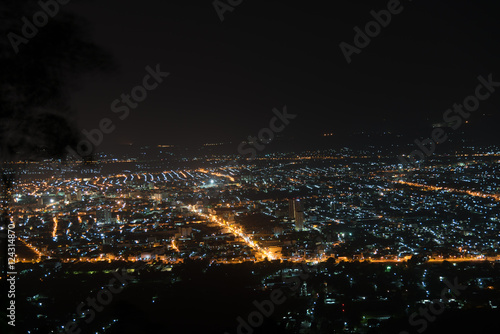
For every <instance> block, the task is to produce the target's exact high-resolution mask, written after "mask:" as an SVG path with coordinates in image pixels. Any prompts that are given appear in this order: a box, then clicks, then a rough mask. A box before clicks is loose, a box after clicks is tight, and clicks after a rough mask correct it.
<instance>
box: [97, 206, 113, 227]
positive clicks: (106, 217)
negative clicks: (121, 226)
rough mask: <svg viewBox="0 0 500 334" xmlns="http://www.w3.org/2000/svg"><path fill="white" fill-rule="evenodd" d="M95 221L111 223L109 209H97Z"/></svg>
mask: <svg viewBox="0 0 500 334" xmlns="http://www.w3.org/2000/svg"><path fill="white" fill-rule="evenodd" d="M96 215H97V217H96V218H97V222H98V223H104V224H111V223H112V219H111V211H110V210H107V209H102V210H98V211H97V214H96Z"/></svg>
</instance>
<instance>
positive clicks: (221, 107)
mask: <svg viewBox="0 0 500 334" xmlns="http://www.w3.org/2000/svg"><path fill="white" fill-rule="evenodd" d="M387 3H388V1H353V0H344V1H310V2H308V1H289V0H286V1H285V0H283V1H269V0H266V1H256V0H252V1H250V0H248V1H243V2H242V4H241V5H239V6H237V7H236V8H235V9H234V11H233V12H226V13H225V20H224V22H221V21H220V20H219V17H218V16H217V13H216V11H215V9H214V8H213V6H212V1H210V0H207V1H181V0H179V1H170V0H168V1H166V0H156V1H155V0H145V1H123V0H107V1H77V0H75V1H73V2H72V3H70V4H69V5H67V6H65V8H66V9H67V10H69V11H73V12H75V13H77V14H79V15H81V16H82V17H84V18H86V19H87V20H88V24H89V28H90V30H91V33H92V36H93V38H94V39H95V41H96V43H98V44H99V45H101V46H102V47H104V48H105V49H106V50H107V51H108V52H110V53H111V54H112V55H113V56H114V58H115V61H116V63H117V65H118V67H119V70H118V72H117V73H113V74H109V75H108V74H106V75H99V76H92V77H88V78H86V79H85V81H84V82H83V83H82V86H81V90H80V91H78V92H76V93H74V95H73V100H72V104H73V107H74V108H75V109H76V110H77V112H78V115H79V125H80V127H81V128H86V129H90V128H93V127H96V126H97V124H98V123H99V120H100V119H101V118H103V117H109V118H111V119H113V120H114V121H115V123H116V127H117V128H116V130H115V132H114V133H113V134H111V135H108V136H107V137H106V139H105V143H104V145H103V147H107V146H112V145H114V144H117V143H126V142H133V143H135V144H186V143H210V142H219V141H226V140H233V141H235V142H239V141H241V140H243V139H245V137H246V136H247V135H250V134H256V133H257V132H258V131H259V129H261V128H262V127H266V126H268V123H269V120H270V119H271V117H272V116H273V115H272V109H273V108H274V107H277V108H279V109H281V108H282V107H283V105H287V107H288V111H289V112H290V113H293V114H298V115H299V116H298V117H297V119H296V120H294V121H292V123H291V124H290V126H289V127H287V128H286V130H285V131H284V132H283V134H284V135H285V136H287V135H290V136H291V135H294V136H296V137H299V138H300V137H304V138H309V137H311V136H316V135H319V134H321V133H323V132H333V133H336V134H337V133H339V134H340V133H347V134H348V133H353V132H356V131H357V130H359V129H367V130H369V129H375V130H381V131H384V130H391V131H396V132H403V133H405V132H407V131H410V130H412V131H414V132H415V133H416V134H419V133H421V132H422V131H424V133H422V136H427V135H428V132H425V131H426V129H427V128H426V127H427V126H429V125H430V124H431V123H432V122H433V121H439V120H440V119H442V115H443V113H444V111H445V110H446V109H448V108H450V107H451V106H452V105H453V103H461V102H462V101H463V99H464V98H465V97H467V96H468V95H471V94H472V93H474V89H475V87H476V86H477V79H476V77H477V76H478V75H483V76H487V75H488V74H489V73H493V77H494V78H498V81H500V66H499V61H498V60H499V48H498V40H499V38H498V37H499V33H500V25H499V21H498V6H497V5H495V3H496V1H486V0H477V1H461V0H446V1H435V0H427V1H425V0H418V1H417V0H414V1H409V0H402V1H401V4H402V6H403V8H404V9H403V11H402V12H401V13H400V14H398V15H394V16H393V17H392V21H391V23H390V24H389V25H388V26H387V27H385V28H382V31H381V33H380V34H379V35H378V36H376V37H374V38H373V39H372V41H371V43H370V44H369V45H368V46H367V47H366V48H364V49H363V50H362V51H361V53H360V54H359V55H356V54H355V55H353V57H352V63H351V64H348V63H347V62H346V60H345V58H344V56H343V54H342V52H341V50H340V48H339V43H341V42H342V41H345V42H347V43H350V44H353V39H354V34H355V32H354V30H353V28H354V27H355V26H360V27H362V28H363V27H364V25H365V24H366V23H367V22H369V21H371V20H373V18H372V17H371V15H370V11H371V10H375V11H379V10H382V9H385V8H386V7H387ZM157 63H159V64H161V68H162V70H163V71H167V72H170V73H171V75H170V77H168V78H167V79H166V80H165V82H164V83H163V84H162V85H161V86H160V87H159V88H157V89H156V90H154V91H153V92H150V94H149V96H148V98H147V99H146V101H145V102H143V103H141V104H140V106H139V107H138V108H137V109H135V110H133V111H132V112H131V114H130V116H129V117H128V118H127V119H125V120H123V121H120V120H119V119H118V117H117V115H116V114H113V113H112V112H111V110H110V103H111V101H113V100H114V99H116V98H118V97H119V96H120V95H121V94H122V93H128V92H130V90H131V88H133V87H134V86H136V85H137V84H139V83H141V82H142V78H143V76H144V75H145V74H146V72H145V70H144V68H145V67H146V66H147V65H151V66H154V65H156V64H157ZM499 103H500V91H499V92H498V93H497V94H496V95H494V96H492V97H491V98H490V99H488V100H487V101H486V102H483V103H482V104H481V107H480V110H479V111H478V112H477V113H476V114H475V115H474V116H473V117H472V118H471V123H474V124H477V126H476V127H477V128H479V129H480V131H479V132H481V133H491V131H495V135H496V133H498V130H496V125H494V124H495V122H496V124H498V120H499V117H498V105H499ZM483 114H487V115H488V114H489V115H491V116H483ZM476 130H477V129H476Z"/></svg>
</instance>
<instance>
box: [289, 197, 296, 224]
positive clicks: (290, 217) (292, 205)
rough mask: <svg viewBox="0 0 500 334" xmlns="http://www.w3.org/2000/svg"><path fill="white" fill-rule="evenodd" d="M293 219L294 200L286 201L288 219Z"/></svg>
mask: <svg viewBox="0 0 500 334" xmlns="http://www.w3.org/2000/svg"><path fill="white" fill-rule="evenodd" d="M294 218H295V199H293V198H289V199H288V219H294Z"/></svg>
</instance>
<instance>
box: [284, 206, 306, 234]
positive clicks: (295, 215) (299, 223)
mask: <svg viewBox="0 0 500 334" xmlns="http://www.w3.org/2000/svg"><path fill="white" fill-rule="evenodd" d="M288 216H289V218H290V219H295V230H296V231H302V230H303V229H304V220H305V219H304V205H303V204H302V202H301V201H300V199H298V198H295V199H289V200H288Z"/></svg>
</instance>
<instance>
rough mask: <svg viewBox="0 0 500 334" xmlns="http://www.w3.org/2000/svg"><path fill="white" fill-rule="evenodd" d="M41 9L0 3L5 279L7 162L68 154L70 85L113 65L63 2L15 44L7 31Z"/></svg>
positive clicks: (12, 0)
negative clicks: (21, 40) (58, 8)
mask: <svg viewBox="0 0 500 334" xmlns="http://www.w3.org/2000/svg"><path fill="white" fill-rule="evenodd" d="M40 10H41V8H40V7H39V4H38V1H30V0H2V4H0V196H1V197H0V204H1V205H2V208H1V209H2V212H1V224H2V227H3V228H4V231H2V232H3V233H2V236H3V238H0V243H1V251H0V252H1V253H0V255H1V261H0V262H1V266H2V267H3V268H2V274H0V276H1V277H2V281H3V282H2V283H4V282H5V274H4V270H5V269H6V266H5V265H6V262H7V257H6V254H5V251H6V248H7V247H6V240H7V239H6V238H5V236H6V232H5V229H6V226H7V223H8V221H9V219H10V218H9V201H10V192H11V189H12V186H13V183H14V182H15V179H16V173H17V168H18V167H13V166H16V165H15V164H10V163H9V162H12V161H39V160H42V159H51V158H53V159H64V157H65V155H66V153H65V147H66V146H67V145H74V144H76V143H77V141H78V139H79V133H78V131H77V128H76V125H75V121H74V120H75V118H74V115H73V113H72V110H71V108H70V107H69V94H68V93H69V91H70V90H71V89H74V88H77V82H78V78H79V77H80V76H81V75H82V74H85V73H89V72H93V71H110V70H113V69H114V67H113V66H112V65H113V63H112V60H111V57H110V56H109V55H108V54H107V53H106V52H104V51H103V50H102V49H101V48H99V47H98V46H97V45H95V44H94V43H93V42H92V41H91V40H90V38H89V34H88V32H87V30H86V28H85V26H86V24H85V22H84V21H83V20H82V19H81V18H79V17H77V16H75V15H73V14H70V13H68V12H65V11H64V6H62V5H61V6H60V11H59V12H58V13H57V14H56V15H55V16H54V17H53V18H51V17H49V20H48V23H47V24H46V25H45V26H43V27H40V28H38V33H37V34H36V35H35V36H33V37H32V38H30V39H27V40H28V41H27V42H26V43H21V44H19V45H18V50H15V48H14V47H13V45H12V42H11V39H9V37H8V34H9V33H14V34H17V35H18V36H23V35H22V27H23V25H24V24H25V23H24V22H23V20H22V18H23V17H26V18H27V19H28V20H29V21H31V22H33V21H32V18H33V15H34V14H35V13H36V12H38V11H40ZM16 51H19V52H16ZM2 291H5V290H3V289H2ZM2 299H3V298H2ZM3 300H4V299H3ZM3 310H5V308H3V307H2V312H4V311H3ZM2 318H4V316H2ZM2 332H3V331H2Z"/></svg>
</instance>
